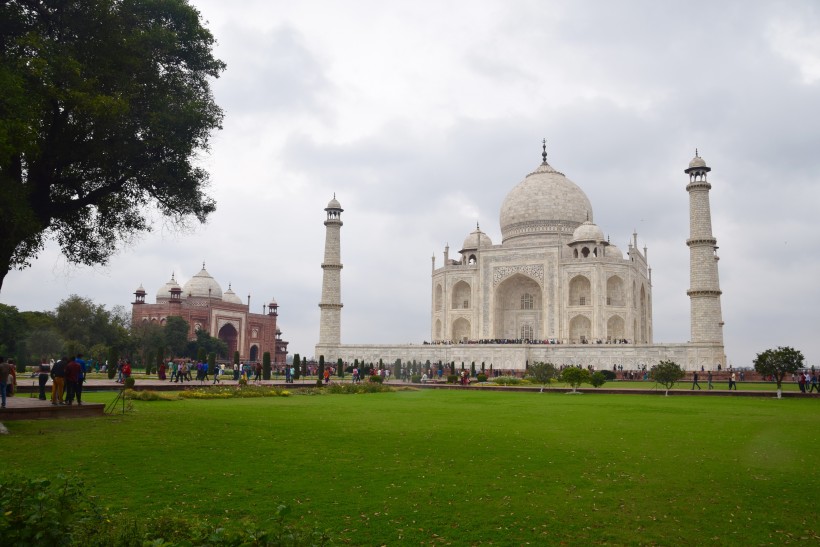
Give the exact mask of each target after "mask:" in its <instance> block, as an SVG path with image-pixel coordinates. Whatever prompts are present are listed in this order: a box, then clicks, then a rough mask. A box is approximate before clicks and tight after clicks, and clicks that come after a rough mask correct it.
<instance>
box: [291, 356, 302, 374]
mask: <svg viewBox="0 0 820 547" xmlns="http://www.w3.org/2000/svg"><path fill="white" fill-rule="evenodd" d="M301 368H302V361H301V357H299V354H298V353H294V354H293V379H294V380H298V379H299V374H300V372H301Z"/></svg>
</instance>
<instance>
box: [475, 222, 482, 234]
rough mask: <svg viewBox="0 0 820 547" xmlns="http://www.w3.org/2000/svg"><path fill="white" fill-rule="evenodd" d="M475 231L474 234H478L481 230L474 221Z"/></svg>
mask: <svg viewBox="0 0 820 547" xmlns="http://www.w3.org/2000/svg"><path fill="white" fill-rule="evenodd" d="M475 231H476V232H480V231H481V228H479V227H478V221H477V220H476V222H475Z"/></svg>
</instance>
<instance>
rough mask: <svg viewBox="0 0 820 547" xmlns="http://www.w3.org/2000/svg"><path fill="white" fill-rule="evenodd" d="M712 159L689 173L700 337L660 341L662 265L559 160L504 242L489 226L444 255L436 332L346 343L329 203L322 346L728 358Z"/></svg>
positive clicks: (506, 366)
mask: <svg viewBox="0 0 820 547" xmlns="http://www.w3.org/2000/svg"><path fill="white" fill-rule="evenodd" d="M709 171H711V168H709V167H707V166H706V162H705V161H704V160H703V158H701V157H700V156H699V155H698V154H697V151H695V157H694V158H693V159H692V161H691V162H690V163H689V167H688V168H687V169H685V173H686V174H687V175H688V177H689V184H688V185H687V186H686V191H687V192H688V193H689V217H690V222H689V230H690V232H689V238H688V239H687V240H686V245H687V246H688V247H689V250H690V288H689V290H688V291H687V295H688V296H689V298H690V306H691V339H690V340H689V341H688V342H687V343H674V344H655V343H654V340H653V324H652V270H651V268H650V267H649V263H648V259H647V248H646V247H645V246H644V247H643V249H640V248H639V247H638V236H637V234H636V233H633V234H632V237H631V239H630V240H629V243H628V246H627V250H626V253H625V254H624V252H623V251H621V250H620V249H618V248H617V247H616V246H615V245H613V244H611V243H610V240H609V237H606V236H605V235H604V232H603V231H602V230H601V229H600V228H599V227H598V226H597V225H596V224H595V223H594V221H593V213H592V206H591V204H590V201H589V199H588V198H587V196H586V194H585V193H584V191H583V190H582V189H581V188H580V187H579V186H577V185H576V184H575V183H574V182H572V181H571V180H570V179H569V178H567V177H566V176H565V175H564V174H563V173H561V172H559V171H557V170H555V169H554V168H553V167H552V166H551V165H550V164H549V163H547V152H546V146H544V147H543V151H542V162H541V164H540V165H539V166H538V167H537V168H536V169H535V170H534V171H533V172H531V173H529V174H528V175H527V176H526V177H525V178H524V180H522V181H521V182H520V183H519V184H517V185H516V186H515V187H513V188H512V189H511V190H510V192H509V193H508V194H507V197H506V198H505V199H504V201H503V203H502V204H501V212H500V222H501V239H502V241H501V243H500V244H493V242H492V241H491V240H490V238H489V237H488V236H487V235H486V234H485V233H483V232H482V231H481V230H480V229H479V227H478V226H476V229H475V230H474V231H473V232H472V233H470V234H469V235H468V236H467V238H466V239H465V240H464V243H463V245H462V248H461V249H460V250H459V256H458V257H457V258H450V249H449V247H445V249H444V264H443V265H442V266H441V267H438V268H437V267H436V260H435V256H434V257H433V260H432V287H431V289H432V294H431V313H430V319H431V321H430V323H431V329H430V330H431V338H430V342H429V343H427V342H425V343H423V344H407V345H370V344H342V343H341V327H342V321H341V310H342V302H341V270H342V263H341V255H340V229H341V227H342V221H341V213H342V212H343V209H342V207H341V205H340V204H339V202H338V201H337V200H336V198H335V196H334V199H333V200H331V202H330V203H329V204H328V206H327V208H326V209H325V211H326V212H327V220H326V221H325V226H326V237H325V260H324V261H323V263H322V269H323V271H324V276H323V283H322V300H321V303H320V304H319V307H320V309H321V317H320V336H319V343H318V344H317V345H316V355H317V356H318V355H324V356H325V359H326V360H331V361H333V360H336V359H337V358H341V359H343V360H345V361H353V359H359V360H360V361H366V362H377V361H378V360H379V359H382V360H383V361H384V362H386V363H391V364H392V363H393V362H394V361H395V360H396V359H401V360H402V362H407V361H410V360H415V361H420V362H425V361H427V360H429V361H431V362H433V363H436V362H442V363H445V364H447V363H456V364H457V365H460V364H461V363H465V362H466V363H468V364H470V363H472V362H479V363H486V365H490V364H491V363H492V364H493V365H494V367H495V370H507V371H521V370H523V369H525V368H526V367H527V366H528V365H529V364H530V363H533V362H538V361H544V362H552V363H555V364H556V365H562V364H574V365H583V366H591V367H593V368H596V369H603V368H607V369H612V368H613V367H623V368H625V369H632V370H635V369H640V368H643V367H645V366H652V365H654V364H657V362H658V361H659V360H661V359H671V360H673V361H675V362H677V363H678V364H680V365H681V366H683V367H684V368H686V369H689V370H695V369H701V368H703V369H711V370H715V369H716V368H717V366H718V365H722V366H724V367H725V366H726V356H725V353H724V347H723V319H722V315H721V306H720V295H721V290H720V286H719V279H718V268H717V264H718V256H717V240H716V239H715V238H714V237H713V235H712V222H711V210H710V206H709V190H710V189H711V185H710V184H709V183H708V182H707V180H706V175H707V173H708V172H709Z"/></svg>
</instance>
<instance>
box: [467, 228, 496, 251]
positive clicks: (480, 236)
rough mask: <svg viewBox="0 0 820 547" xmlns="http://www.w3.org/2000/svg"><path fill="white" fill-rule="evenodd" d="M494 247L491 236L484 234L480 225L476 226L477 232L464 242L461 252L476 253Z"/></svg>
mask: <svg viewBox="0 0 820 547" xmlns="http://www.w3.org/2000/svg"><path fill="white" fill-rule="evenodd" d="M492 245H493V241H492V240H491V239H490V236H488V235H487V234H485V233H484V232H482V231H481V230H480V229H479V227H478V225H476V227H475V231H474V232H472V233H471V234H469V235H468V236H467V238H466V239H465V240H464V244H463V245H462V246H461V252H464V251H475V250H477V249H483V248H485V247H492Z"/></svg>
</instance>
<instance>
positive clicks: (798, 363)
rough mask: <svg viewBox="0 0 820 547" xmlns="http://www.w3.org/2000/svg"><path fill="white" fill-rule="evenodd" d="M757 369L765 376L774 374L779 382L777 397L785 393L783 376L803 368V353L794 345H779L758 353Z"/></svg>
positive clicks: (755, 361)
mask: <svg viewBox="0 0 820 547" xmlns="http://www.w3.org/2000/svg"><path fill="white" fill-rule="evenodd" d="M753 362H754V366H755V370H756V371H757V372H759V373H760V374H762V375H763V376H773V377H774V380H775V382H777V398H778V399H780V398H781V397H782V394H783V388H782V385H781V384H782V383H783V377H784V376H786V374H793V373H795V372H798V371H799V370H801V369H802V368H803V354H802V353H801V352H800V351H799V350H796V349H794V348H792V347H789V346H786V347H778V348H777V349H767V350H766V351H764V352H763V353H758V354H757V357H755V359H754V361H753Z"/></svg>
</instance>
